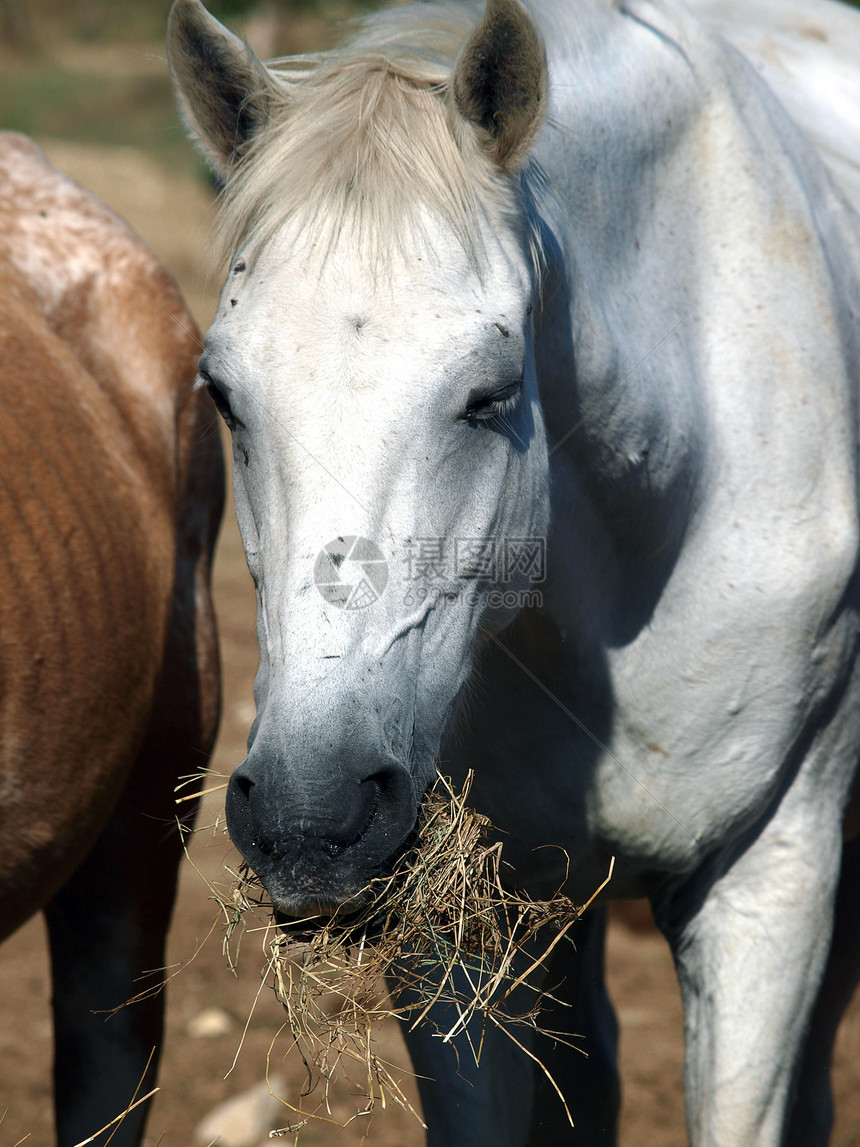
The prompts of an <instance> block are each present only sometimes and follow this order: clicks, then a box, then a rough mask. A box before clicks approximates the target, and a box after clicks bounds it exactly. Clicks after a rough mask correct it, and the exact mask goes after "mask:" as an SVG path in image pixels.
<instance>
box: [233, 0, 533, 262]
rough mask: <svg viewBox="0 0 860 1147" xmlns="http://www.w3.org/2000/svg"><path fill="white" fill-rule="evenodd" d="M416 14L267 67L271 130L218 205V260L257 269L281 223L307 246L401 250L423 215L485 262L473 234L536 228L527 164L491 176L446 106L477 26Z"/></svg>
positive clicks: (527, 233) (425, 11) (386, 14)
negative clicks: (237, 259) (486, 223)
mask: <svg viewBox="0 0 860 1147" xmlns="http://www.w3.org/2000/svg"><path fill="white" fill-rule="evenodd" d="M477 16H478V13H477V12H475V13H473V14H470V13H469V12H468V11H467V12H465V13H464V12H463V11H462V10H461V9H454V8H452V7H448V6H446V5H444V4H436V3H420V4H415V5H411V6H408V7H402V8H395V9H391V10H388V11H383V12H380V13H376V14H375V15H372V16H370V17H366V18H365V19H363V20H361V21H360V22H359V24H358V30H357V32H356V34H354V35H353V37H352V38H351V39H350V40H349V41H348V42H347V44H346V45H345V46H343V47H340V48H337V49H334V50H332V51H329V52H321V53H316V54H310V55H307V56H295V57H287V58H284V59H280V60H276V61H273V62H272V63H271V64H269V75H270V77H272V82H273V83H274V84H275V85H276V88H275V91H274V93H273V92H269V107H270V109H271V111H270V119H269V123H268V125H267V127H266V128H264V129H263V130H262V131H261V132H259V134H258V135H257V136H256V137H255V138H254V140H253V141H252V143H251V145H250V146H249V148H248V150H247V152H246V154H245V155H244V156H243V157H242V158H241V160H240V161H239V163H238V164H237V167H236V169H235V171H234V173H233V175H232V176H231V178H230V179H229V181H228V183H227V185H226V187H225V188H224V191H223V193H222V201H221V215H220V224H221V226H220V244H219V247H220V253H221V255H222V256H223V257H224V258H225V259H226V258H229V257H230V256H231V255H232V254H233V253H234V252H235V251H236V250H237V249H239V247H240V246H241V248H242V250H243V256H244V257H246V258H253V256H254V254H255V253H256V252H257V251H259V250H260V248H261V247H262V246H264V245H265V244H266V243H267V242H268V241H269V240H270V239H271V238H272V237H273V235H274V234H275V232H276V231H278V230H279V229H280V228H281V227H282V226H283V225H284V224H286V223H288V222H290V223H293V224H295V225H296V227H295V230H296V232H297V233H299V232H300V233H301V234H302V236H303V239H304V240H311V241H313V242H314V243H316V244H318V245H319V244H322V245H323V248H325V247H326V246H330V245H331V244H332V243H333V242H335V241H336V239H337V237H338V235H339V234H340V233H341V232H342V230H343V229H344V226H345V225H346V224H349V225H350V235H351V236H353V237H355V236H356V235H358V236H360V238H361V239H362V240H363V241H364V240H367V241H369V242H370V243H371V244H372V245H373V246H374V247H376V248H377V249H383V250H384V249H388V248H390V247H391V245H392V243H401V244H402V245H403V246H404V249H405V250H408V249H409V247H411V242H410V240H411V239H413V238H414V236H415V234H416V231H420V230H421V228H422V221H423V220H425V219H426V218H427V216H428V215H429V216H436V217H440V216H441V217H442V218H443V219H445V220H446V221H447V222H448V223H449V224H450V225H451V227H452V228H453V231H454V233H455V235H456V236H457V238H458V239H459V241H460V243H461V244H462V246H463V247H464V249H465V250H467V252H468V253H469V254H470V255H471V256H472V257H473V258H475V259H476V260H477V261H478V262H480V238H479V236H480V232H481V229H480V226H479V224H480V221H481V219H482V218H487V217H488V216H490V215H491V214H492V216H493V218H498V213H499V212H501V213H502V214H503V215H504V216H506V217H507V218H508V219H509V221H510V222H511V224H512V225H513V226H514V227H515V228H518V229H519V230H520V232H522V233H523V236H524V240H525V246H526V248H527V250H528V252H529V253H530V254H531V256H532V258H533V261H535V263H536V265H537V264H539V262H540V256H539V247H540V244H539V240H538V238H537V228H536V225H535V226H531V225H530V217H531V215H532V214H533V213H532V212H531V211H530V210H529V205H530V203H531V195H530V191H529V186H528V185H529V177H530V174H533V171H532V168H533V165H529V164H527V165H526V166H525V168H524V169H523V170H522V171H521V172H519V173H517V175H516V176H514V177H513V178H511V177H510V176H505V175H504V174H503V173H502V172H500V171H498V170H497V169H496V168H495V166H494V165H493V164H492V163H491V161H490V159H489V157H488V156H487V155H486V154H485V153H484V151H483V150H482V147H481V144H480V141H479V139H478V138H477V137H476V135H475V133H474V132H473V131H472V130H470V129H469V128H468V126H467V125H466V124H465V123H464V122H463V121H462V119H461V117H460V116H459V114H458V113H457V112H456V110H455V109H454V107H453V101H452V100H451V99H450V98H448V89H449V86H450V80H451V74H452V70H453V64H454V60H455V59H456V56H457V53H458V52H459V50H460V47H461V46H462V44H463V43H464V41H465V40H466V38H467V37H468V35H469V33H470V32H471V30H472V28H473V27H474V24H475V23H476V21H477Z"/></svg>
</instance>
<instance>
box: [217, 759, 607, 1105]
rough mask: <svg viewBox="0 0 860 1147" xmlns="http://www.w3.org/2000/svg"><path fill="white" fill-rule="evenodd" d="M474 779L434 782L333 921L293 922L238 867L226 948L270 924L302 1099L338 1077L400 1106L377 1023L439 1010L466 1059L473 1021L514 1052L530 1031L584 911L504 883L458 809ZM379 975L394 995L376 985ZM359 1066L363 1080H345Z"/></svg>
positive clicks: (475, 822) (269, 968)
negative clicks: (497, 1031)
mask: <svg viewBox="0 0 860 1147" xmlns="http://www.w3.org/2000/svg"><path fill="white" fill-rule="evenodd" d="M470 782H471V778H468V779H467V782H466V784H465V785H464V787H463V789H462V791H461V792H459V793H457V792H455V791H454V789H453V787H452V786H451V783H450V782H449V781H448V780H447V779H446V778H444V777H438V778H437V781H436V784H435V786H433V788H432V789H431V790H429V791H428V794H427V795H426V797H425V799H424V802H423V805H422V809H421V815H420V817H419V821H418V826H417V829H416V832H415V834H414V837H413V838H412V839H411V840H410V841H409V842H408V843H407V844H406V845H404V846H403V848H402V849H401V851H400V852H399V854H398V855H397V857H396V858H394V859H393V860H392V861H390V862H389V863H388V864H387V865H386V869H387V871H386V872H384V873H381V874H380V875H378V876H377V877H375V878H374V879H373V880H371V881H370V883H369V884H368V885H367V886H366V887H365V888H364V889H362V890H361V891H360V892H359V893H357V894H356V895H355V896H353V897H351V898H349V899H348V900H346V901H345V902H344V903H343V904H340V905H337V906H335V907H334V910H333V911H328V909H327V906H326V905H325V904H319V905H314V907H319V908H321V909H322V910H321V912H320V913H319V914H318V915H316V916H311V915H310V914H307V913H306V914H305V915H303V916H302V917H301V918H300V919H299V918H296V917H294V916H291V915H289V914H288V913H285V912H283V911H280V910H274V909H273V908H272V905H271V903H270V902H268V901H267V900H266V898H265V896H264V894H263V893H262V886H261V884H260V882H259V881H258V879H257V878H256V877H255V876H254V875H253V873H251V872H250V871H249V870H248V869H245V870H244V872H243V873H240V880H239V884H238V887H237V888H236V889H235V890H234V892H233V896H232V899H231V900H230V901H225V902H224V908H225V915H226V916H227V919H228V936H227V940H226V941H225V948H226V949H227V950H228V954H231V953H230V949H229V944H230V942H232V943H234V945H235V946H236V947H238V939H239V937H240V936H241V934H242V933H243V932H245V933H247V932H248V931H249V927H250V916H249V914H250V912H251V910H252V909H255V908H256V909H262V910H263V912H265V913H267V915H268V922H265V921H264V922H262V926H261V927H260V928H258V930H260V931H262V935H263V951H264V953H265V965H266V966H265V969H264V978H267V979H268V980H269V982H270V984H271V986H272V987H273V989H274V991H275V993H276V995H277V997H278V999H279V1000H280V1002H281V1003H282V1004H283V1007H284V1011H285V1013H286V1026H287V1027H288V1028H289V1029H290V1033H291V1035H292V1038H293V1040H294V1042H295V1044H296V1045H297V1046H298V1051H299V1054H301V1056H302V1057H303V1059H304V1062H305V1064H306V1065H307V1067H308V1071H309V1089H308V1094H310V1092H311V1091H313V1090H314V1088H315V1087H316V1086H317V1084H318V1083H320V1081H321V1082H322V1087H321V1089H320V1091H321V1095H322V1098H321V1101H320V1102H321V1104H322V1105H323V1106H326V1105H327V1103H328V1099H327V1095H328V1088H329V1086H330V1083H331V1081H332V1079H333V1078H334V1077H335V1076H336V1074H337V1072H338V1069H341V1070H342V1071H343V1072H344V1073H345V1074H347V1075H348V1077H349V1078H350V1079H351V1080H352V1082H353V1083H358V1086H359V1089H360V1090H361V1091H362V1093H363V1094H364V1095H365V1097H366V1100H367V1104H366V1106H365V1108H364V1110H365V1111H369V1110H370V1109H371V1108H372V1107H373V1106H374V1104H375V1103H376V1102H379V1101H380V1100H382V1101H383V1102H384V1101H385V1099H386V1096H387V1097H388V1098H390V1099H392V1100H393V1101H394V1102H397V1103H400V1104H401V1105H403V1106H406V1107H409V1101H408V1099H407V1098H406V1096H405V1094H404V1093H403V1091H402V1090H401V1089H400V1085H399V1082H398V1076H397V1074H396V1072H397V1069H395V1068H394V1067H393V1066H392V1065H390V1064H388V1063H386V1062H385V1061H384V1060H383V1059H381V1058H380V1056H379V1055H378V1054H377V1052H376V1044H375V1037H374V1029H375V1028H376V1026H377V1025H378V1024H379V1022H380V1021H382V1020H383V1019H386V1018H389V1017H396V1018H397V1019H399V1020H401V1021H402V1022H406V1023H408V1024H417V1023H419V1022H430V1017H429V1013H430V1012H431V1010H434V1012H435V1006H436V1005H441V1006H442V1008H443V1009H444V1008H445V1007H446V1005H447V1013H446V1014H447V1016H448V1017H449V1018H450V1020H451V1024H452V1026H451V1028H450V1030H446V1031H439V1032H438V1034H439V1035H440V1036H441V1037H442V1039H443V1041H448V1040H451V1039H453V1038H454V1037H456V1036H458V1035H459V1036H460V1037H461V1038H463V1039H465V1041H466V1045H465V1046H467V1047H470V1048H471V1054H474V1055H475V1057H476V1058H478V1057H479V1055H480V1046H478V1047H473V1046H472V1045H471V1036H470V1034H469V1031H468V1029H469V1028H470V1026H471V1023H472V1020H473V1019H474V1018H475V1017H477V1019H478V1023H479V1024H480V1025H485V1024H488V1023H489V1024H493V1025H495V1026H496V1027H499V1028H501V1029H502V1030H503V1031H504V1032H505V1033H506V1034H508V1035H510V1038H511V1039H513V1040H514V1042H518V1041H517V1040H516V1037H515V1036H514V1035H513V1034H512V1031H513V1030H515V1029H516V1027H517V1025H524V1026H527V1027H530V1028H532V1029H537V1030H540V1014H539V1013H540V1004H541V1000H542V993H541V990H540V988H539V986H533V985H531V983H530V979H532V978H539V973H540V969H541V968H542V967H543V966H545V961H546V959H547V958H548V956H549V954H550V952H551V951H552V950H553V949H554V948H555V947H556V946H557V945H558V944H559V943H561V942H562V941H564V940H565V938H566V937H567V936H568V933H569V932H570V930H571V928H572V927H573V925H574V924H575V923H576V921H577V920H578V919H579V917H580V915H581V913H582V911H583V910H584V909H583V907H579V906H577V905H575V904H574V903H573V902H572V901H571V900H570V899H569V898H567V897H566V896H564V895H562V894H560V893H559V894H557V895H556V896H555V897H554V898H553V899H552V900H549V901H535V900H532V899H530V898H529V897H528V896H526V895H524V894H523V893H519V892H517V891H516V890H511V889H508V888H506V887H505V885H504V884H503V882H502V879H501V870H502V860H501V847H502V846H501V844H500V843H498V842H496V843H493V842H492V841H491V840H490V839H489V837H488V833H489V830H490V825H489V822H488V821H487V819H486V818H485V817H483V816H481V815H480V814H478V813H477V812H475V811H474V810H472V809H470V808H468V806H467V804H466V801H467V798H468V794H469V787H470ZM602 887H603V886H601V888H602ZM598 891H600V889H598ZM595 895H596V893H595ZM592 899H593V897H592ZM589 903H590V901H589ZM535 973H538V976H537V977H535V976H534V974H535ZM386 977H387V979H388V981H389V983H390V984H391V987H392V994H391V997H390V998H389V997H387V996H386V995H385V994H384V991H382V990H381V989H380V984H381V983H382V981H383V979H384V978H386ZM523 997H525V1006H524V1007H523ZM514 999H517V1000H519V1001H520V1002H519V1004H518V1008H519V1010H515V1009H514V1008H513V1006H512V1004H513V1000H514ZM445 1022H446V1024H447V1023H448V1020H446V1021H445ZM460 1050H461V1051H462V1048H461V1049H460ZM452 1054H455V1053H454V1052H453V1051H452ZM356 1065H358V1067H359V1070H360V1072H361V1075H362V1076H363V1078H364V1082H363V1083H362V1082H360V1081H357V1080H356V1078H355V1075H354V1074H350V1067H352V1069H353V1072H354V1069H355V1066H356ZM319 1094H320V1092H317V1095H319ZM559 1094H560V1093H559ZM308 1102H310V1101H308ZM562 1102H564V1101H563V1099H562ZM296 1110H297V1111H299V1112H300V1113H301V1114H302V1115H303V1116H307V1115H309V1114H313V1113H314V1112H313V1111H312V1110H311V1111H309V1110H306V1109H305V1107H303V1106H301V1105H300V1106H299V1107H298V1108H297V1109H296ZM416 1118H419V1117H418V1116H417V1115H416Z"/></svg>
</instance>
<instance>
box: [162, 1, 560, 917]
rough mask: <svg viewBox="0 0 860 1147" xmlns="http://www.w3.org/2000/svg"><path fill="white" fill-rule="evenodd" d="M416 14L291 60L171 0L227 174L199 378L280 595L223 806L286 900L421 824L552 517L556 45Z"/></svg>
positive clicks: (192, 96)
mask: <svg viewBox="0 0 860 1147" xmlns="http://www.w3.org/2000/svg"><path fill="white" fill-rule="evenodd" d="M410 18H412V19H414V17H410V15H409V14H408V13H404V14H403V15H402V16H401V17H400V18H399V19H400V21H401V24H403V27H402V28H398V23H397V20H398V17H397V16H396V14H395V15H394V19H393V21H392V18H391V16H389V18H388V20H387V22H386V23H385V24H384V25H382V24H381V25H379V26H374V25H373V24H370V25H368V26H367V27H366V28H365V31H364V32H363V33H362V34H360V35H359V36H358V38H357V39H356V40H355V41H354V42H353V43H352V45H351V46H350V47H349V48H348V49H346V50H343V51H341V52H334V53H330V54H328V55H324V56H322V57H318V58H315V59H314V61H313V65H312V66H309V65H307V64H305V63H304V62H302V61H286V62H284V63H282V64H280V65H277V66H271V67H267V66H265V65H264V64H262V63H261V62H260V61H259V60H258V59H257V58H256V57H255V56H254V55H253V53H252V52H251V51H250V49H249V48H247V47H246V46H245V45H244V44H242V43H241V42H240V41H239V40H237V39H236V38H235V37H234V36H233V35H232V34H231V33H230V32H228V31H227V30H226V29H225V28H223V27H222V26H221V25H220V24H219V23H218V22H217V21H216V20H214V19H213V18H212V17H211V16H210V15H209V14H208V13H207V12H206V11H205V9H204V8H203V7H202V6H201V4H200V3H199V2H198V0H177V2H176V4H175V5H174V8H173V11H172V15H171V25H170V33H169V56H170V63H171V68H172V72H173V77H174V82H175V85H176V89H177V92H178V96H179V100H180V103H181V106H182V108H183V111H184V115H185V118H186V120H187V122H188V124H189V126H190V128H191V130H192V131H193V133H194V134H195V136H196V137H197V139H198V141H199V144H200V146H201V147H202V149H203V151H204V152H205V154H206V156H207V157H208V159H209V161H210V163H211V164H212V166H213V167H214V169H215V171H216V172H217V173H218V175H219V176H220V178H221V179H222V180H223V181H224V183H225V192H224V206H223V220H222V222H223V235H224V243H225V248H226V254H228V255H229V259H230V263H229V271H228V274H227V279H226V284H225V286H224V290H223V294H222V297H221V300H220V305H219V308H218V312H217V316H216V319H215V321H214V323H213V325H212V327H211V328H210V330H209V332H208V334H207V336H206V345H205V351H204V353H203V356H202V358H201V363H200V370H201V373H200V379H201V381H202V383H203V384H205V385H206V386H207V387H208V389H209V391H210V393H211V394H212V397H213V399H214V401H215V403H216V405H217V406H218V408H219V410H220V411H221V413H222V415H223V417H224V419H225V421H226V422H227V425H228V426H229V428H230V431H231V433H232V437H233V451H234V483H235V499H236V506H237V514H238V518H239V524H240V528H241V532H242V537H243V541H244V545H245V551H246V555H247V559H248V564H249V567H250V570H251V573H252V575H253V578H254V581H255V584H256V588H257V601H258V621H257V629H258V636H259V645H260V668H259V673H258V677H257V682H256V702H257V716H256V719H255V721H254V724H253V726H252V729H251V733H250V737H249V748H248V755H247V757H246V759H245V761H244V762H242V764H240V765H239V766H238V767H237V769H236V770H235V772H234V773H233V775H232V778H231V780H230V784H229V790H228V797H227V819H228V826H229V830H230V833H231V835H232V837H233V840H234V842H235V843H236V845H237V846H238V848H239V849H240V851H241V852H242V854H243V856H244V857H245V859H246V860H247V862H248V863H249V865H250V866H251V867H252V868H253V869H254V870H255V871H256V872H257V873H258V875H259V876H260V877H261V879H262V881H263V883H264V884H265V886H266V888H267V889H268V891H269V893H270V895H271V897H272V899H273V902H274V903H275V905H276V906H277V907H278V908H279V909H280V910H281V911H283V912H286V913H290V914H306V913H308V912H312V911H319V910H331V909H333V908H334V907H335V906H337V905H338V904H341V903H342V902H344V901H345V900H347V899H348V898H349V897H350V896H352V895H354V894H355V893H356V892H357V891H358V890H359V889H360V888H362V886H363V885H365V884H366V882H367V880H368V879H369V878H371V877H372V876H373V875H375V874H376V873H378V872H379V871H381V870H384V869H385V866H386V864H387V863H388V862H389V861H390V860H391V858H392V857H394V856H395V855H397V853H398V852H399V850H401V849H402V847H403V845H404V843H405V842H406V841H407V840H408V839H409V837H410V834H411V833H412V831H413V828H414V824H415V821H416V816H417V812H418V807H419V803H420V800H421V797H422V794H423V792H424V791H425V789H426V787H427V785H428V783H429V782H430V781H431V780H432V778H433V776H434V771H435V762H436V760H437V758H438V753H439V750H440V746H441V745H442V742H443V740H444V738H445V736H446V734H447V733H448V731H449V729H450V727H451V724H452V721H453V718H454V715H455V713H456V711H457V708H458V705H459V702H460V699H461V695H462V694H463V691H464V688H465V686H466V683H467V681H468V679H469V677H470V673H471V671H472V665H473V657H474V654H475V650H476V648H477V647H478V645H479V644H480V642H481V640H482V639H483V638H485V637H486V636H487V635H488V634H491V633H493V632H495V631H497V630H498V629H499V628H501V627H502V626H504V625H506V624H507V623H508V622H509V621H510V620H511V618H512V617H513V616H514V615H515V613H516V612H517V610H518V609H519V607H520V605H521V602H522V600H523V595H524V594H525V593H526V592H527V591H528V589H529V585H530V583H531V582H532V581H533V580H534V577H535V570H536V568H537V566H539V563H540V560H541V552H542V545H543V538H544V536H545V532H546V528H547V518H548V489H547V487H548V466H547V448H546V436H545V432H544V428H543V422H542V416H541V411H540V407H539V404H538V395H537V389H536V380H535V367H534V359H533V348H532V340H533V318H534V316H533V308H535V307H537V306H538V305H539V300H538V298H537V284H538V279H539V275H538V270H537V267H538V265H539V262H540V252H539V248H540V236H539V232H538V229H537V225H536V224H534V222H533V219H534V215H533V213H532V212H531V210H530V195H529V181H528V154H529V149H530V146H531V144H532V142H533V140H534V137H535V135H536V133H537V131H538V129H539V127H540V125H541V122H542V118H543V115H544V109H545V104H546V64H545V57H544V51H543V46H542V44H541V41H540V39H539V37H538V34H537V32H536V30H535V28H534V26H533V24H532V22H531V19H530V17H529V16H528V15H527V14H526V12H525V10H524V9H523V8H522V7H521V6H520V5H519V4H518V3H517V2H516V0H490V2H489V4H488V7H487V9H486V11H485V13H484V15H483V18H482V19H481V21H480V23H479V24H478V26H477V27H476V28H474V29H471V28H470V27H469V26H468V25H467V26H465V27H464V26H461V25H458V26H456V27H455V26H454V23H456V21H454V23H452V20H454V18H452V17H451V14H450V13H447V14H446V15H445V17H444V19H443V18H442V17H441V16H440V17H439V21H438V26H437V27H435V28H434V30H433V35H432V36H430V37H429V38H428V37H425V39H426V40H427V43H426V44H425V46H424V47H421V48H416V47H415V46H414V37H413V38H412V39H413V46H411V47H408V48H406V47H403V46H402V44H403V42H405V41H407V40H408V39H409V37H408V36H403V35H402V33H403V32H405V31H406V30H407V22H408V20H409V19H410ZM422 19H424V20H426V14H424V15H422ZM535 563H537V566H536V565H535Z"/></svg>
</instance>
